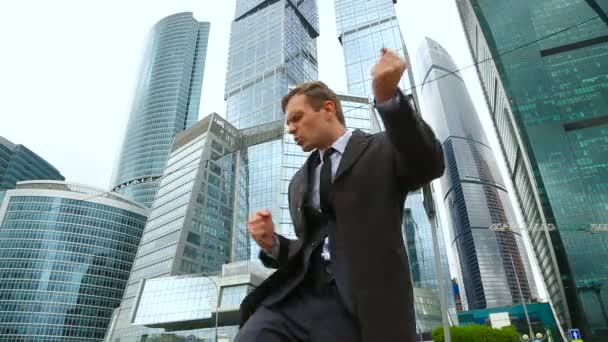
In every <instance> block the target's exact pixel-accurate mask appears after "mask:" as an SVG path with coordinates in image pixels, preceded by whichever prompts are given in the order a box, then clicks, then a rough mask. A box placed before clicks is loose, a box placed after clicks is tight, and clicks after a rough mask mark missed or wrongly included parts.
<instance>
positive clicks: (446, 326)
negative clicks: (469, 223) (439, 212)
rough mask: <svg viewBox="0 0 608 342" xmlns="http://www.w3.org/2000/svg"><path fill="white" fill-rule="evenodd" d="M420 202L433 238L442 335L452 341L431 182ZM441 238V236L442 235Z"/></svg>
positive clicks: (423, 190)
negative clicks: (428, 221) (428, 220)
mask: <svg viewBox="0 0 608 342" xmlns="http://www.w3.org/2000/svg"><path fill="white" fill-rule="evenodd" d="M422 198H423V199H422V204H423V206H424V210H425V211H426V214H427V216H428V217H429V219H430V221H431V236H432V239H433V253H434V254H435V272H436V273H437V287H438V288H439V305H441V313H442V315H441V320H442V321H443V335H444V337H445V342H451V341H452V335H451V333H450V323H449V321H448V305H447V303H446V298H447V297H446V296H447V294H446V293H445V287H444V286H443V285H444V284H443V270H442V269H441V255H440V254H439V242H438V240H437V221H436V211H435V203H434V202H433V195H432V188H431V184H430V183H428V184H426V185H425V186H424V187H423V188H422ZM442 238H443V237H442Z"/></svg>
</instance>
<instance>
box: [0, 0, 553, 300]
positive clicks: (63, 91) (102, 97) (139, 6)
mask: <svg viewBox="0 0 608 342" xmlns="http://www.w3.org/2000/svg"><path fill="white" fill-rule="evenodd" d="M318 2H319V15H320V25H321V28H320V29H321V35H320V37H319V38H318V40H317V44H318V51H319V56H318V59H319V75H320V79H321V80H323V81H324V82H326V83H327V84H329V86H330V87H332V88H333V89H334V90H337V91H342V92H345V91H346V81H345V71H344V61H343V54H342V50H341V47H340V45H339V42H338V40H337V38H336V37H337V35H336V26H335V16H334V7H333V1H332V0H318ZM234 7H235V1H234V0H222V1H217V0H171V1H167V0H128V1H124V0H104V1H90V0H89V1H83V0H54V1H43V0H37V1H34V0H21V1H1V2H0V48H1V50H0V51H1V52H0V136H3V137H5V138H7V139H8V140H10V141H12V142H13V143H16V144H23V145H25V146H27V147H28V148H30V149H31V150H33V151H34V152H36V153H37V154H39V155H41V156H42V157H43V158H45V159H46V160H48V161H49V162H50V163H52V164H53V165H54V166H55V167H57V168H58V169H59V170H60V171H61V172H62V174H63V175H64V176H65V177H66V178H67V180H68V181H72V182H78V183H84V184H88V185H93V186H98V187H101V188H108V187H109V182H110V177H111V174H112V170H113V168H114V164H115V160H116V155H117V153H118V151H119V148H120V144H121V143H122V136H123V134H124V129H125V127H126V123H127V119H128V115H129V112H130V105H131V99H132V95H133V89H134V85H135V80H136V77H137V74H136V73H137V71H138V68H139V65H140V63H141V57H142V53H143V48H144V44H145V38H146V34H147V32H148V31H149V29H150V28H151V27H152V26H153V25H154V24H155V23H156V22H157V21H159V20H160V19H162V18H164V17H165V16H168V15H170V14H173V13H177V12H183V11H191V12H194V16H195V17H196V18H197V19H198V20H200V21H209V22H211V32H210V40H209V48H208V51H207V59H206V69H205V78H204V83H203V91H202V99H201V107H200V117H201V118H202V117H204V116H205V115H207V114H209V113H211V112H217V113H219V114H221V115H224V114H225V111H226V103H225V101H224V99H223V91H224V79H225V72H226V62H227V54H228V43H229V37H230V23H231V21H232V20H233V16H234V10H235V8H234ZM396 9H397V16H398V18H399V22H400V25H401V30H402V32H403V34H404V39H405V42H406V45H407V48H408V50H409V54H410V58H411V60H410V62H411V64H413V65H415V63H416V58H415V55H416V50H417V49H418V47H419V45H420V43H421V40H422V39H423V38H424V37H425V36H428V37H430V38H432V39H434V40H436V41H437V42H438V43H440V44H441V45H443V46H444V47H445V48H446V49H447V51H448V52H449V53H450V54H451V55H452V57H453V58H454V60H455V62H456V64H457V65H458V66H459V67H460V68H462V67H466V66H470V65H471V64H472V60H471V57H470V54H469V51H468V47H467V44H466V40H465V37H464V33H463V32H462V27H461V24H460V21H459V18H458V13H457V10H456V6H455V3H454V0H400V1H398V3H397V5H396ZM462 75H463V76H464V79H465V81H466V83H467V86H468V88H469V91H470V94H471V97H472V98H473V101H474V103H475V106H476V108H477V111H478V113H479V115H480V118H481V120H482V123H483V125H484V127H485V128H486V132H487V134H488V138H489V139H490V142H491V145H492V147H493V148H494V151H495V152H496V154H497V156H501V154H500V149H499V147H498V144H497V140H496V136H495V134H494V129H493V128H492V125H491V121H490V117H489V115H488V111H487V107H486V105H485V102H484V100H483V94H482V91H481V88H480V86H479V81H478V79H477V75H476V73H475V68H468V69H466V70H464V71H463V72H462ZM419 82H421V80H416V83H419ZM422 109H423V110H424V108H422ZM499 164H500V166H501V168H502V170H503V177H504V178H505V180H507V181H508V177H507V175H506V174H505V173H504V170H505V169H504V162H503V160H502V159H500V160H499ZM509 186H510V184H509ZM512 194H513V192H512V191H511V195H512ZM526 243H528V241H526ZM450 260H451V262H452V263H453V257H452V256H450ZM537 274H538V273H537ZM537 279H538V278H537ZM539 290H541V296H543V297H544V296H545V295H544V291H542V289H540V288H539Z"/></svg>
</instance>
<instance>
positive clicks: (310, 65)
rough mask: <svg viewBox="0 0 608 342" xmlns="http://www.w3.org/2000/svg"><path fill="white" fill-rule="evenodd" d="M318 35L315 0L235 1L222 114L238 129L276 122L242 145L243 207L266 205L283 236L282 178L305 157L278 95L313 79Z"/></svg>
mask: <svg viewBox="0 0 608 342" xmlns="http://www.w3.org/2000/svg"><path fill="white" fill-rule="evenodd" d="M318 35H319V19H318V13H317V2H316V1H315V0H299V1H294V0H278V1H269V0H237V2H236V13H235V19H234V21H233V23H232V29H231V34H230V48H229V56H228V70H227V74H226V86H225V98H226V101H227V114H226V118H227V120H228V121H229V122H230V123H231V124H233V125H234V126H235V127H236V128H238V129H249V128H252V129H253V128H254V127H257V130H258V131H260V132H261V131H263V130H264V129H265V128H268V129H270V131H275V129H276V127H280V128H281V130H280V131H279V132H278V134H269V135H268V136H267V139H266V141H264V142H262V143H260V144H258V145H255V146H251V147H248V148H247V150H246V151H245V153H246V156H247V161H248V163H247V167H248V171H247V172H248V174H247V180H248V182H247V191H248V205H249V211H251V212H252V211H255V210H260V209H263V208H268V209H269V210H270V211H271V213H272V215H273V218H274V219H275V224H276V226H277V230H278V232H279V233H282V234H285V235H287V236H292V235H293V229H292V228H291V226H290V219H289V215H288V213H289V211H288V210H285V208H286V207H287V196H286V192H287V184H288V183H287V182H288V180H290V179H291V176H292V175H293V172H291V171H290V170H292V169H293V168H295V167H296V165H297V167H298V168H299V167H300V166H301V165H302V163H303V160H305V158H303V157H301V156H300V153H299V152H301V151H299V147H298V146H296V145H295V143H293V139H292V138H291V137H289V136H288V135H287V134H285V133H284V113H283V111H282V109H281V99H282V97H283V96H285V95H286V94H287V92H288V89H289V87H292V86H296V85H298V84H300V83H302V82H305V81H310V80H316V79H317V77H318V71H317V47H316V39H315V38H316V37H317V36H318ZM292 143H293V144H292ZM247 214H249V213H247ZM279 221H280V222H281V223H279ZM251 248H252V250H251V252H252V253H253V254H252V257H255V258H257V251H258V250H259V249H258V247H257V245H256V244H252V245H251Z"/></svg>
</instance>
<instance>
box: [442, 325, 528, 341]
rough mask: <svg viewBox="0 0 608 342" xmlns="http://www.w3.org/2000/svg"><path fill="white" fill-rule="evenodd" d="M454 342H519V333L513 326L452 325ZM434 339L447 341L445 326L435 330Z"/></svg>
mask: <svg viewBox="0 0 608 342" xmlns="http://www.w3.org/2000/svg"><path fill="white" fill-rule="evenodd" d="M450 333H451V335H452V342H519V335H518V334H517V331H516V330H515V328H513V327H512V326H508V327H503V328H502V329H493V328H491V327H489V326H486V325H468V326H464V327H450ZM433 341H435V342H445V337H444V335H443V327H441V328H437V329H435V330H434V331H433Z"/></svg>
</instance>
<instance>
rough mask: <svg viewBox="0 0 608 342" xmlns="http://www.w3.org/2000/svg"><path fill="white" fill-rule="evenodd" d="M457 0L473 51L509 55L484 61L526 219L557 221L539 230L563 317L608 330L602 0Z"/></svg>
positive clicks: (599, 333) (481, 68)
mask: <svg viewBox="0 0 608 342" xmlns="http://www.w3.org/2000/svg"><path fill="white" fill-rule="evenodd" d="M457 3H458V8H459V10H460V16H461V18H462V22H463V26H464V29H465V33H466V36H467V39H468V41H469V48H470V51H471V53H472V55H473V59H474V60H475V61H480V60H484V59H486V58H487V57H488V56H499V57H498V58H495V60H492V61H490V62H487V63H481V64H479V65H478V66H477V71H478V75H479V78H480V80H481V83H482V86H483V89H484V95H485V97H486V101H487V103H488V106H489V108H490V113H491V116H492V120H493V121H494V125H495V127H496V131H497V133H498V136H499V140H500V142H501V145H502V148H503V153H504V155H505V157H506V160H507V168H508V171H509V173H510V175H511V177H512V179H513V183H514V185H515V188H516V195H517V199H518V202H519V205H520V207H521V209H522V214H523V216H524V221H525V223H526V224H527V225H529V226H534V225H540V226H542V225H547V224H553V225H554V226H555V227H556V228H557V229H555V230H553V231H548V230H541V229H539V230H536V231H531V232H529V235H530V240H531V242H532V244H533V246H534V247H535V248H534V252H535V255H536V259H537V261H538V264H539V268H540V270H541V272H542V276H543V279H544V281H545V284H546V286H547V291H548V292H549V296H550V299H551V303H552V306H553V308H554V309H555V311H556V313H557V315H558V320H559V321H560V324H561V326H562V328H563V329H564V330H565V329H567V328H570V327H576V328H580V329H582V335H583V339H584V340H591V341H604V340H608V316H607V314H606V312H608V308H607V307H606V305H605V303H606V300H607V297H606V296H608V292H607V291H606V287H607V286H608V280H607V279H608V277H607V275H608V268H607V267H608V266H606V264H605V263H601V262H600V263H598V262H597V260H603V259H605V258H606V256H607V251H608V235H607V234H606V233H605V232H603V231H596V230H594V225H597V226H599V225H600V224H605V223H606V222H608V216H607V215H608V185H607V184H608V162H607V159H606V156H607V155H608V154H607V153H606V151H605V148H604V147H605V146H606V141H607V139H608V138H607V137H608V129H607V127H608V126H606V123H607V122H608V121H607V116H606V113H607V112H608V101H607V99H608V96H607V95H606V89H607V87H608V86H607V84H608V83H607V82H608V81H607V80H606V77H605V75H606V74H607V73H608V63H606V61H607V60H608V59H607V56H608V41H607V40H606V36H607V35H608V25H607V24H606V22H605V21H602V17H601V16H599V15H601V14H602V11H601V8H598V7H597V6H596V5H599V3H600V2H599V1H585V0H563V1H548V0H542V1H532V2H530V1H520V0H518V1H510V2H508V5H507V3H503V2H500V3H499V2H490V1H465V0H459V1H458V2H457ZM569 27H570V28H569ZM560 31H561V32H560ZM556 32H560V33H556ZM549 35H551V36H550V37H547V36H549ZM524 45H525V46H524ZM518 46H523V47H521V48H519V49H517V50H515V51H513V52H511V53H508V54H504V52H505V51H508V50H511V49H513V48H514V47H518ZM566 332H567V331H566Z"/></svg>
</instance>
